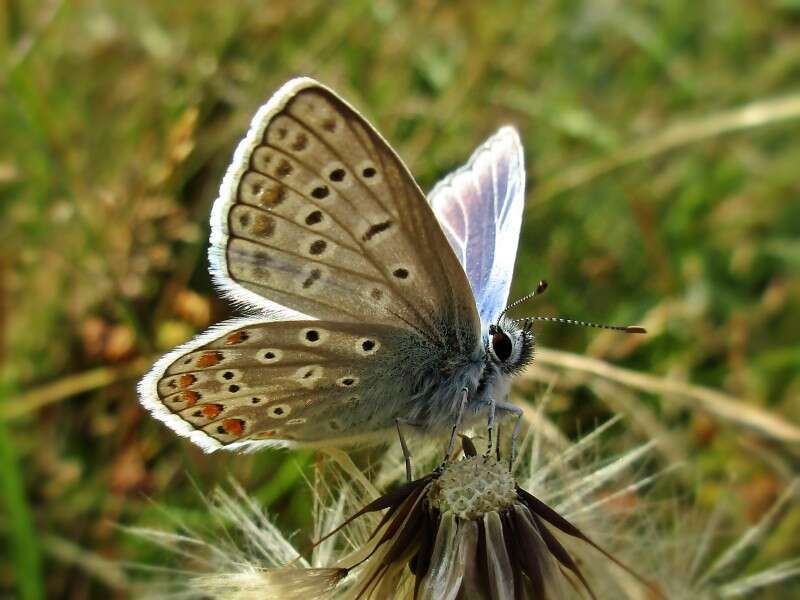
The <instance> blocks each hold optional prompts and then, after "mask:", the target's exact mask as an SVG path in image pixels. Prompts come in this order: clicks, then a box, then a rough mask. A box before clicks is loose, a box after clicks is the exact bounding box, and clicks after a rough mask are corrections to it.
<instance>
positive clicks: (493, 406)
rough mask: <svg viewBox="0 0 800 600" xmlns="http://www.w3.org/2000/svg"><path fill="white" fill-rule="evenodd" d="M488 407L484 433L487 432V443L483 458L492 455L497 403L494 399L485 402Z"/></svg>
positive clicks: (498, 445) (498, 446)
mask: <svg viewBox="0 0 800 600" xmlns="http://www.w3.org/2000/svg"><path fill="white" fill-rule="evenodd" d="M487 404H488V405H489V418H488V420H487V423H486V431H487V441H486V452H484V453H483V458H489V457H490V456H491V455H492V433H493V432H494V422H495V413H496V409H497V402H496V401H495V400H494V398H490V399H489V400H488V401H487ZM497 448H498V450H499V449H500V438H499V436H498V439H497Z"/></svg>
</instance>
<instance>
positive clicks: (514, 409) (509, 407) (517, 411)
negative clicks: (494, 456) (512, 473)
mask: <svg viewBox="0 0 800 600" xmlns="http://www.w3.org/2000/svg"><path fill="white" fill-rule="evenodd" d="M493 402H494V401H493ZM494 406H495V407H496V408H498V409H499V410H504V411H506V412H509V413H511V414H513V415H514V416H515V417H516V419H517V422H516V423H515V424H514V431H513V432H511V460H510V461H509V462H508V468H509V469H512V468H514V459H516V457H517V438H518V437H519V431H520V429H521V427H522V414H523V413H522V409H521V408H520V407H519V406H515V405H513V404H509V403H508V402H494ZM490 439H491V438H490Z"/></svg>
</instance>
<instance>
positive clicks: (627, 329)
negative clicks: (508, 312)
mask: <svg viewBox="0 0 800 600" xmlns="http://www.w3.org/2000/svg"><path fill="white" fill-rule="evenodd" d="M519 321H525V322H527V323H531V322H533V321H547V322H549V323H563V324H564V325H582V326H583V327H594V328H595V329H611V330H612V331H622V332H624V333H647V330H646V329H645V328H644V327H639V326H638V325H625V326H621V325H605V324H604V323H588V322H587V321H578V320H577V319H565V318H564V317H526V318H524V319H516V320H515V321H514V322H515V323H517V322H519Z"/></svg>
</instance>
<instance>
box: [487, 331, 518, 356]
mask: <svg viewBox="0 0 800 600" xmlns="http://www.w3.org/2000/svg"><path fill="white" fill-rule="evenodd" d="M512 348H513V346H512V344H511V338H510V337H508V336H507V335H506V334H505V333H503V332H502V331H499V330H495V332H494V333H493V334H492V350H493V351H494V355H495V356H496V357H497V358H499V359H500V360H501V361H503V362H505V361H507V360H508V359H509V358H510V357H511V350H512Z"/></svg>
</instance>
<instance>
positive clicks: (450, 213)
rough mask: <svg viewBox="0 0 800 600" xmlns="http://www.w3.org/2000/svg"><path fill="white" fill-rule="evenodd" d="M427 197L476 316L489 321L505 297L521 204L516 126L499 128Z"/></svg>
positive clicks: (522, 171) (522, 180)
mask: <svg viewBox="0 0 800 600" xmlns="http://www.w3.org/2000/svg"><path fill="white" fill-rule="evenodd" d="M429 198H430V203H431V206H432V207H433V209H434V211H435V212H436V216H437V218H438V219H439V222H440V224H441V225H442V228H443V229H444V231H445V234H446V235H447V238H448V240H449V242H450V245H451V246H452V248H453V250H454V251H455V253H456V256H457V257H458V259H459V261H460V262H461V264H462V266H463V267H464V270H465V271H466V272H467V276H468V277H469V281H470V284H471V285H472V291H473V294H474V295H475V300H476V302H477V305H478V311H479V313H480V316H481V321H482V322H483V323H484V324H488V323H492V322H493V321H494V319H496V318H497V316H498V314H499V313H500V312H501V311H502V310H503V308H504V307H505V305H506V301H507V299H508V293H509V289H510V287H511V276H512V274H513V271H514V260H515V258H516V255H517V243H518V241H519V231H520V226H521V224H522V209H523V207H524V204H525V163H524V159H523V153H522V144H521V142H520V139H519V135H518V134H517V132H516V130H515V129H514V128H512V127H503V128H501V129H500V130H499V131H498V132H497V133H496V134H494V135H493V136H492V137H490V138H489V139H488V140H486V142H484V143H483V144H482V145H481V146H479V147H478V149H477V150H475V152H474V153H473V154H472V157H471V158H470V159H469V161H468V162H467V164H465V165H464V166H462V167H461V168H459V169H458V170H456V171H454V172H453V173H451V174H450V175H448V176H447V177H446V178H445V179H443V180H442V181H441V182H439V183H438V184H437V185H436V187H435V188H434V189H433V190H432V191H431V193H430V195H429Z"/></svg>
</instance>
